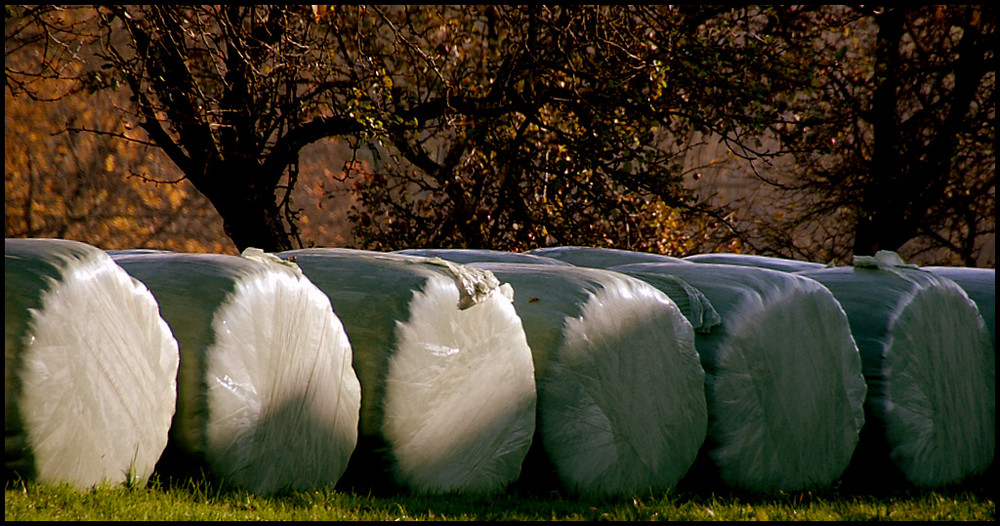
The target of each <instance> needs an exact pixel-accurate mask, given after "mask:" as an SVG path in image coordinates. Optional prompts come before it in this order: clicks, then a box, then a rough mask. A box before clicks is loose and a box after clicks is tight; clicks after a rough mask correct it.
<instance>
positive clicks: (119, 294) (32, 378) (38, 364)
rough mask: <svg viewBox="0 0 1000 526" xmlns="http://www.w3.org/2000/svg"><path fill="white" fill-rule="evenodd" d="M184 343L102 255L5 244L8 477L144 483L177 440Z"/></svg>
mask: <svg viewBox="0 0 1000 526" xmlns="http://www.w3.org/2000/svg"><path fill="white" fill-rule="evenodd" d="M178 361H179V356H178V352H177V342H176V341H175V340H174V338H173V336H172V335H171V332H170V329H169V327H168V326H167V324H166V322H165V321H164V320H163V318H161V317H160V315H159V312H158V310H157V304H156V300H155V299H154V297H153V296H152V294H150V292H149V290H147V289H146V287H144V286H143V285H142V284H141V283H139V282H137V281H136V280H134V279H132V278H131V277H130V276H129V275H128V274H127V273H125V271H124V270H122V269H121V267H119V266H118V265H116V264H115V263H114V262H113V261H112V260H111V258H109V257H108V255H107V254H106V253H104V252H103V251H101V250H99V249H97V248H95V247H93V246H90V245H87V244H84V243H79V242H76V241H65V240H55V239H6V240H4V435H5V437H4V471H5V478H6V479H7V480H10V479H11V478H15V477H16V478H21V479H24V480H38V481H42V482H46V483H53V484H59V483H68V484H70V485H73V486H75V487H78V488H81V489H86V488H89V487H92V486H95V485H99V484H104V483H110V484H118V483H125V482H132V483H136V482H138V483H144V482H145V481H146V479H147V478H148V477H149V476H150V475H151V474H152V472H153V470H154V467H155V465H156V462H157V461H158V460H159V458H160V456H161V454H162V453H163V450H164V448H165V447H166V444H167V437H168V430H169V428H170V421H171V417H172V416H173V414H174V404H175V398H176V389H175V376H176V374H177V369H178Z"/></svg>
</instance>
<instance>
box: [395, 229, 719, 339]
mask: <svg viewBox="0 0 1000 526" xmlns="http://www.w3.org/2000/svg"><path fill="white" fill-rule="evenodd" d="M534 252H535V253H538V254H544V253H550V254H552V256H553V257H547V256H541V255H535V254H534V253H514V252H504V251H500V250H477V249H408V250H401V251H400V253H403V254H413V255H421V256H436V257H441V258H443V259H447V260H449V261H454V262H456V263H464V264H473V263H526V264H539V265H561V266H580V267H590V268H607V267H610V266H614V265H619V264H621V262H622V261H628V262H642V261H649V260H654V261H677V260H675V259H674V258H669V257H666V256H658V255H655V254H642V253H631V252H627V251H624V250H615V249H601V248H585V247H562V248H559V249H539V250H536V251H534ZM560 257H562V258H565V259H567V260H569V261H577V262H578V263H581V264H580V265H574V264H572V263H569V262H567V261H563V259H559V258H560ZM656 279H657V283H656V288H657V289H659V290H660V291H662V292H664V293H666V294H667V296H669V297H670V299H671V300H673V302H674V303H675V304H677V307H678V308H679V309H680V311H681V313H682V314H684V317H686V318H687V319H688V321H689V322H690V323H691V326H692V328H693V329H694V330H695V331H708V330H711V328H712V327H715V326H716V325H718V324H719V323H720V320H719V314H718V313H717V312H715V309H713V308H712V304H711V303H710V302H709V301H708V299H707V298H705V295H704V294H702V293H701V291H699V290H698V289H697V288H695V287H692V286H691V285H689V284H687V283H684V281H683V280H681V279H678V278H675V277H673V276H659V277H657V278H656Z"/></svg>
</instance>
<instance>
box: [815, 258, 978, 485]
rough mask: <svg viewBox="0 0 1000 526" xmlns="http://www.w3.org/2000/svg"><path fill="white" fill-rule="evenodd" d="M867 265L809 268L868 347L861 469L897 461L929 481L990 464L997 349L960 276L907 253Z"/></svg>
mask: <svg viewBox="0 0 1000 526" xmlns="http://www.w3.org/2000/svg"><path fill="white" fill-rule="evenodd" d="M857 263H858V264H857V265H855V266H853V267H837V268H828V269H821V270H816V271H806V272H802V273H801V275H803V276H807V277H809V278H812V279H815V280H817V281H819V282H820V283H822V284H823V285H824V286H826V287H827V288H828V289H829V290H830V291H831V292H832V293H833V294H834V296H835V297H836V298H837V300H838V301H839V302H840V303H841V305H842V306H843V308H844V310H845V312H846V313H847V316H848V319H849V320H850V324H851V330H852V333H853V334H854V338H855V340H856V341H857V345H858V348H859V350H860V352H861V358H862V363H863V370H864V375H865V380H866V382H867V384H868V397H867V400H866V402H865V412H866V414H867V419H868V424H867V425H866V429H865V433H864V434H863V435H862V444H859V450H863V451H861V453H863V454H860V455H859V456H858V463H857V464H856V465H857V468H858V469H859V471H861V472H867V473H869V475H870V476H881V475H882V473H879V469H883V467H884V466H886V463H887V462H886V461H891V463H890V464H889V466H888V467H889V468H890V469H891V468H892V467H895V469H897V470H898V471H899V472H900V473H901V474H902V475H903V477H904V478H905V479H906V480H908V481H909V482H911V483H913V484H915V485H918V486H924V487H937V486H943V485H947V484H951V483H954V482H958V481H961V480H963V479H965V478H966V477H968V476H971V475H974V474H977V473H980V472H982V471H984V470H985V469H986V468H987V467H988V466H989V465H990V464H991V463H992V458H993V453H994V450H995V427H994V424H995V389H996V376H995V355H994V351H993V349H992V348H991V346H990V339H989V334H988V332H987V331H986V328H985V327H984V325H983V321H982V318H981V317H980V316H979V312H978V309H977V308H976V306H975V304H974V303H973V302H972V301H971V300H970V299H969V297H968V296H967V295H966V294H965V292H964V291H963V290H962V289H961V288H960V287H959V286H958V285H957V284H956V283H955V282H953V281H951V280H949V279H946V278H944V277H941V276H937V275H935V274H934V273H932V272H927V271H923V270H919V269H917V268H914V267H912V266H909V265H905V264H902V262H901V261H899V260H898V259H891V258H886V257H881V258H876V257H867V258H860V259H859V260H858V261H857ZM862 446H863V447H862Z"/></svg>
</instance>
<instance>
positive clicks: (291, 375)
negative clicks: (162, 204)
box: [113, 249, 361, 494]
mask: <svg viewBox="0 0 1000 526" xmlns="http://www.w3.org/2000/svg"><path fill="white" fill-rule="evenodd" d="M113 257H114V258H115V260H116V261H117V262H118V263H119V264H120V265H121V266H122V267H123V268H125V269H126V270H127V271H128V272H129V273H130V274H132V275H133V276H134V277H136V278H137V279H139V280H141V281H142V282H143V283H145V284H146V285H147V286H148V287H149V289H150V290H151V291H152V292H153V294H154V295H155V296H156V298H157V300H158V301H159V304H160V309H161V312H162V314H163V317H164V318H165V319H166V320H167V322H168V323H169V324H170V326H171V328H172V329H173V331H174V334H175V336H176V338H177V341H178V343H179V346H180V353H181V370H180V375H179V378H178V403H177V415H176V417H175V418H174V422H173V426H172V428H171V431H170V446H169V447H170V448H171V449H175V450H176V451H178V452H180V453H181V455H182V456H181V457H180V458H184V457H187V459H188V460H193V461H194V462H195V463H205V464H207V466H208V467H209V468H210V470H211V471H212V472H213V473H215V474H216V475H217V476H219V477H221V478H222V479H223V480H225V481H226V482H230V483H234V484H236V485H238V486H242V487H245V488H247V489H249V490H250V491H253V492H255V493H258V494H271V493H275V492H278V491H283V490H287V489H313V488H317V487H322V486H332V485H334V484H335V483H336V482H337V481H338V480H339V478H340V476H341V475H342V474H343V472H344V471H345V469H346V467H347V463H348V460H349V458H350V456H351V454H352V452H353V450H354V448H355V446H356V444H357V425H358V413H359V408H360V403H361V402H360V394H361V390H360V386H359V384H358V379H357V376H356V375H355V373H354V370H353V369H352V367H351V359H352V352H351V346H350V343H349V341H348V339H347V336H346V334H345V333H344V329H343V326H342V324H341V322H340V320H339V319H338V318H337V316H336V315H335V314H334V312H333V310H332V308H331V306H330V301H329V299H328V298H327V297H326V295H325V294H323V293H322V292H321V291H320V290H319V289H318V288H316V287H315V286H314V285H313V284H312V283H311V282H310V281H309V280H307V279H306V278H305V277H304V276H302V274H301V272H299V271H298V269H297V268H295V267H294V265H289V264H288V263H287V262H284V261H281V260H278V259H277V258H274V257H272V256H268V255H266V254H264V253H262V252H261V251H259V250H254V249H248V250H247V251H246V252H244V255H243V256H229V255H221V254H182V253H173V252H153V253H129V252H121V253H113Z"/></svg>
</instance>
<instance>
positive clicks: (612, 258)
mask: <svg viewBox="0 0 1000 526" xmlns="http://www.w3.org/2000/svg"><path fill="white" fill-rule="evenodd" d="M525 253H526V254H530V255H534V256H542V257H546V258H551V259H555V260H558V261H562V262H564V263H569V264H571V265H574V266H577V267H590V268H608V267H614V266H617V265H628V264H630V263H679V262H681V260H680V259H678V258H673V257H670V256H664V255H662V254H650V253H647V252H634V251H632V250H621V249H617V248H598V247H547V248H536V249H535V250H529V251H527V252H525Z"/></svg>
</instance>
